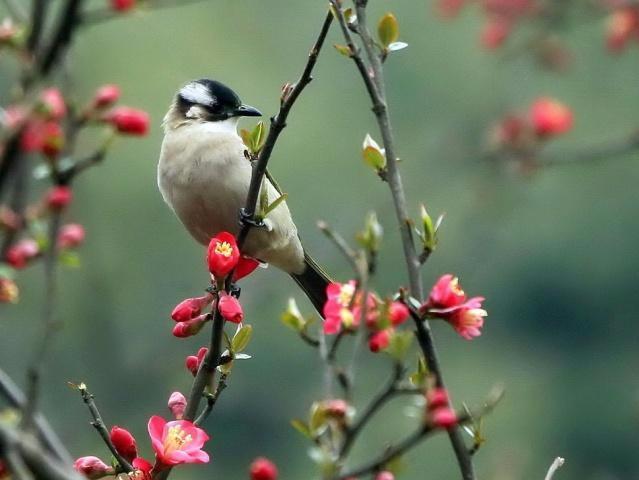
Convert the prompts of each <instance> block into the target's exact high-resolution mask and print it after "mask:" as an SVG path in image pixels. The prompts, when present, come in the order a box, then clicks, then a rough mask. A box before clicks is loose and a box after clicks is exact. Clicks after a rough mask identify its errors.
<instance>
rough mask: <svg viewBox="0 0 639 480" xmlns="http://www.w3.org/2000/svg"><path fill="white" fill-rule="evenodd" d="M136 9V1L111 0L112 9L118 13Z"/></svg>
mask: <svg viewBox="0 0 639 480" xmlns="http://www.w3.org/2000/svg"><path fill="white" fill-rule="evenodd" d="M133 7H135V0H111V8H112V9H113V10H115V11H116V12H126V11H127V10H131V9H132V8H133Z"/></svg>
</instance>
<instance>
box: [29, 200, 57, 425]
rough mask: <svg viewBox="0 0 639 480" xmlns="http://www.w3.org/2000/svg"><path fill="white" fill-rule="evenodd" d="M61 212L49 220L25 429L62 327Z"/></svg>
mask: <svg viewBox="0 0 639 480" xmlns="http://www.w3.org/2000/svg"><path fill="white" fill-rule="evenodd" d="M60 223H61V212H60V211H59V210H54V211H53V212H51V217H50V219H49V235H48V245H47V251H46V252H45V254H44V281H45V293H44V306H43V311H42V332H41V337H40V341H39V343H38V344H37V346H36V349H35V351H34V354H33V358H32V360H31V363H30V364H29V368H28V370H27V381H28V388H27V399H26V403H25V406H24V410H23V418H22V421H23V424H24V425H25V428H29V427H30V426H31V422H32V419H33V414H34V412H35V410H36V409H37V403H38V399H39V396H40V378H41V376H42V369H43V368H44V363H45V359H46V356H47V354H48V352H49V348H50V346H51V345H50V344H51V339H52V337H53V334H54V333H55V330H56V329H57V328H58V324H57V323H56V321H55V317H54V312H55V302H56V293H57V286H56V267H57V264H58V255H57V239H58V232H59V230H60Z"/></svg>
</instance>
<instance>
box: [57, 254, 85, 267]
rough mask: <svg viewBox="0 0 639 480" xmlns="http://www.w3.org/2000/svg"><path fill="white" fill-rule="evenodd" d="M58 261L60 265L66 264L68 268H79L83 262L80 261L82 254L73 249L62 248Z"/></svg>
mask: <svg viewBox="0 0 639 480" xmlns="http://www.w3.org/2000/svg"><path fill="white" fill-rule="evenodd" d="M58 261H59V262H60V265H64V266H65V267H68V268H79V267H80V266H81V263H82V262H80V255H78V254H77V252H73V251H71V250H62V251H61V252H60V255H58Z"/></svg>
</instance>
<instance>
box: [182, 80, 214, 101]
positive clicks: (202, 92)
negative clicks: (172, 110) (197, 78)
mask: <svg viewBox="0 0 639 480" xmlns="http://www.w3.org/2000/svg"><path fill="white" fill-rule="evenodd" d="M180 95H182V98H184V99H185V100H188V101H189V102H193V103H197V104H198V105H214V104H215V103H216V102H215V97H212V96H211V94H210V92H209V90H208V88H206V87H205V86H204V85H202V84H201V83H196V82H193V83H189V84H188V85H184V86H183V87H182V89H181V90H180Z"/></svg>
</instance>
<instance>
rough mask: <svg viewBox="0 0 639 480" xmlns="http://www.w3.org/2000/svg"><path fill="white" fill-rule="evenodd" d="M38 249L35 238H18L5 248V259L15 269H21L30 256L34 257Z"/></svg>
mask: <svg viewBox="0 0 639 480" xmlns="http://www.w3.org/2000/svg"><path fill="white" fill-rule="evenodd" d="M39 251H40V249H39V247H38V244H37V243H36V241H35V240H31V239H25V240H20V241H19V242H18V243H16V244H15V245H13V246H12V247H10V248H9V250H7V255H6V257H5V260H6V261H7V263H8V264H9V265H11V266H12V267H13V268H16V269H22V268H24V267H26V266H27V263H28V262H29V260H31V259H32V258H34V257H36V256H37V255H38V253H39Z"/></svg>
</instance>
